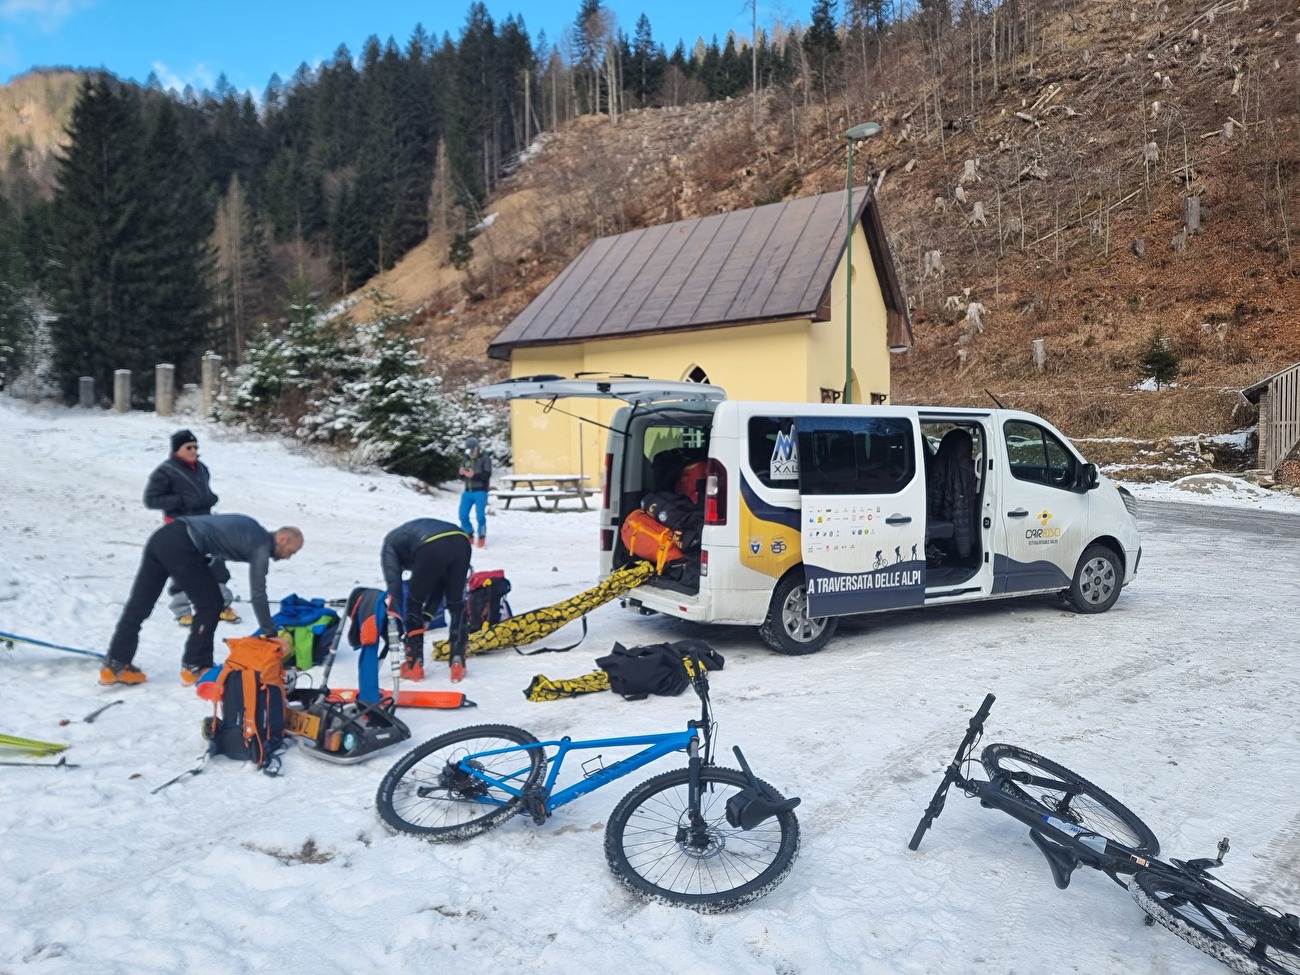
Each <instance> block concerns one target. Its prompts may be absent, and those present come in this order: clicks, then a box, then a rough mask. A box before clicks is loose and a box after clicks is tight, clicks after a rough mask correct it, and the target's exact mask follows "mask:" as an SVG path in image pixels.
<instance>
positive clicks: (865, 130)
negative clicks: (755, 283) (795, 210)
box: [842, 122, 881, 403]
mask: <svg viewBox="0 0 1300 975" xmlns="http://www.w3.org/2000/svg"><path fill="white" fill-rule="evenodd" d="M880 130H881V125H880V123H879V122H860V123H859V124H857V125H855V126H853V128H851V129H849V130H848V131H847V132H845V133H844V137H845V138H846V139H847V140H848V143H849V175H848V184H847V190H848V193H847V194H846V195H847V197H848V203H847V204H846V207H845V210H846V213H845V229H844V256H845V257H846V258H847V260H848V267H847V268H846V270H845V274H844V279H845V281H846V282H847V285H846V290H847V292H848V294H847V295H846V298H845V301H844V396H843V398H842V402H845V403H851V402H853V143H855V142H865V141H866V140H867V139H870V138H871V137H872V136H874V135H879V134H880Z"/></svg>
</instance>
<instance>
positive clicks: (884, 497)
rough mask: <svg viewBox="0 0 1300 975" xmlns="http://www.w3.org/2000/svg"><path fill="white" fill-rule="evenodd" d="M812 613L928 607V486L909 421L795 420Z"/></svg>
mask: <svg viewBox="0 0 1300 975" xmlns="http://www.w3.org/2000/svg"><path fill="white" fill-rule="evenodd" d="M795 432H796V440H797V444H798V461H797V463H798V468H799V494H800V501H801V506H802V513H801V530H800V541H801V544H802V549H803V562H804V571H805V575H806V578H807V582H808V615H809V616H810V617H819V616H847V615H849V614H851V613H866V612H871V611H873V610H881V609H896V608H899V607H904V606H920V605H921V604H922V603H924V602H925V479H924V478H923V477H922V476H921V475H920V474H919V472H918V470H917V466H918V457H919V456H920V454H919V446H920V445H919V441H918V436H919V434H918V430H917V426H916V423H915V422H914V420H913V419H912V418H910V417H907V416H871V417H827V416H817V417H798V418H797V419H796V421H795Z"/></svg>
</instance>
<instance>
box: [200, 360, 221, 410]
mask: <svg viewBox="0 0 1300 975" xmlns="http://www.w3.org/2000/svg"><path fill="white" fill-rule="evenodd" d="M220 378H221V356H219V355H217V354H216V353H215V352H205V353H204V354H203V371H202V383H201V386H200V390H201V393H202V397H203V398H202V402H201V403H200V407H199V416H200V417H202V418H203V419H204V420H208V419H211V417H212V409H213V407H215V406H216V404H217V381H218V380H219V379H220Z"/></svg>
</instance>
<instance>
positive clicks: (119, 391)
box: [113, 369, 131, 413]
mask: <svg viewBox="0 0 1300 975" xmlns="http://www.w3.org/2000/svg"><path fill="white" fill-rule="evenodd" d="M113 409H115V410H116V411H117V412H119V413H130V412H131V370H130V369H115V370H113Z"/></svg>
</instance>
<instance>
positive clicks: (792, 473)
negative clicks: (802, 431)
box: [767, 430, 799, 481]
mask: <svg viewBox="0 0 1300 975" xmlns="http://www.w3.org/2000/svg"><path fill="white" fill-rule="evenodd" d="M767 476H768V477H769V478H771V479H772V480H774V481H793V480H795V479H797V478H798V477H799V453H798V446H797V444H796V441H795V438H794V436H793V435H792V434H789V433H783V432H782V431H780V430H778V431H777V432H776V443H775V444H774V445H773V447H772V459H771V460H770V461H769V462H768V474H767Z"/></svg>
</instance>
